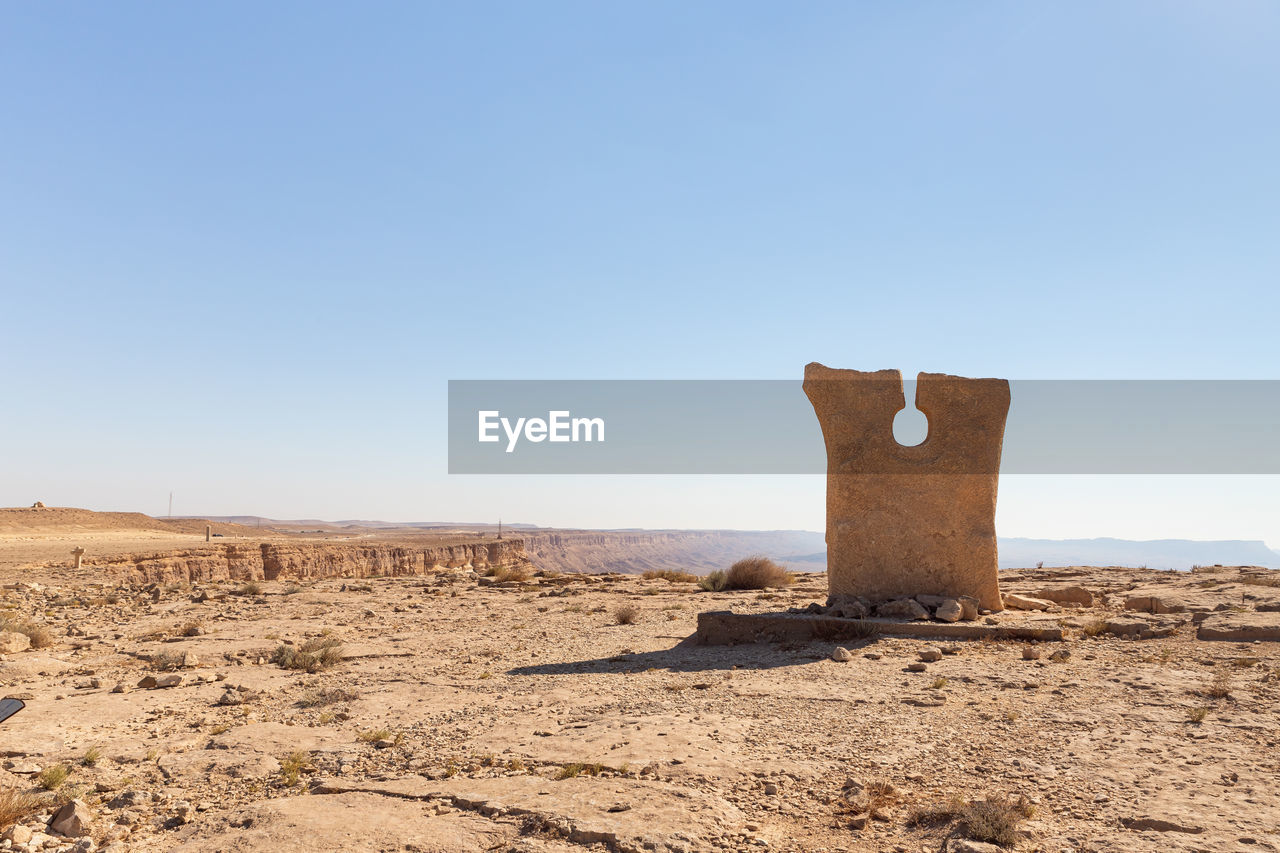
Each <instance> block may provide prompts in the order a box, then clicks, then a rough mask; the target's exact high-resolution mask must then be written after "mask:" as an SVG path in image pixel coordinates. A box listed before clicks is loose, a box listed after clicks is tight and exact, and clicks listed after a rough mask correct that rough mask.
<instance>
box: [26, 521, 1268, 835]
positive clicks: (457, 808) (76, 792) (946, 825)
mask: <svg viewBox="0 0 1280 853" xmlns="http://www.w3.org/2000/svg"><path fill="white" fill-rule="evenodd" d="M44 512H45V514H44V515H39V514H37V511H35V510H0V585H2V589H0V608H3V620H4V623H5V624H4V629H5V630H4V632H3V633H0V641H2V642H3V644H4V646H3V647H4V648H5V653H4V654H3V655H2V656H0V692H2V694H3V695H4V696H6V697H11V698H16V699H20V700H22V701H23V702H25V706H26V707H25V708H24V709H23V710H21V711H19V712H18V713H16V714H15V715H14V716H12V717H10V718H9V719H7V720H6V721H4V722H3V723H0V754H2V755H0V767H2V768H3V769H0V788H2V789H3V790H4V791H5V792H6V793H5V795H4V798H3V804H4V805H6V806H13V809H12V810H11V813H10V815H9V820H10V822H9V823H6V824H5V826H3V827H0V831H2V832H4V836H3V838H4V840H3V841H0V847H3V848H4V849H12V850H22V851H33V850H56V851H70V850H75V851H80V852H81V853H83V851H89V850H110V851H125V850H129V851H161V850H164V851H170V850H172V851H185V853H213V851H258V850H275V851H302V850H307V851H313V850H361V851H396V850H411V851H432V853H446V851H447V853H454V851H458V853H461V851H528V853H534V851H539V852H541V851H548V853H549V852H550V851H558V852H560V851H605V850H608V851H617V852H618V853H633V852H634V853H641V852H642V851H643V852H644V853H647V851H660V852H663V853H674V852H675V851H713V850H716V851H719V850H728V851H737V850H775V851H806V853H808V852H809V851H895V853H902V851H908V852H909V853H917V851H939V850H949V851H953V853H958V851H994V850H999V849H1013V850H1019V851H1046V853H1058V851H1098V852H1099V853H1101V851H1114V852H1115V853H1122V851H1143V850H1162V851H1264V850H1272V851H1278V850H1280V714H1278V713H1277V698H1278V697H1280V643H1277V642H1276V641H1275V640H1276V638H1277V637H1280V572H1269V571H1267V570H1264V569H1255V568H1249V567H1230V566H1225V567H1223V566H1209V567H1203V568H1202V569H1199V570H1197V571H1194V572H1162V571H1148V570H1145V569H1135V568H1115V567H1111V568H1090V567H1075V568H1069V569H1023V570H1013V571H1004V572H1002V573H1001V585H1002V590H1003V592H1005V593H1006V594H1009V593H1013V594H1019V595H1023V596H1028V597H1033V598H1039V599H1049V600H1052V601H1053V602H1054V603H1053V604H1052V605H1050V606H1049V608H1048V609H1047V610H1037V611H1023V610H1006V611H1003V612H1000V613H997V614H993V615H990V616H987V617H985V618H984V619H982V620H979V621H980V622H981V624H984V625H985V624H991V625H995V626H1000V625H1027V624H1031V625H1039V626H1052V627H1058V628H1061V629H1063V632H1064V635H1065V638H1064V640H1062V641H1061V642H1054V641H1046V642H1039V643H1034V644H1028V643H1025V642H1020V641H1012V640H1005V639H1000V638H999V637H996V636H991V637H986V638H983V639H971V640H951V639H947V638H945V637H933V638H920V639H915V638H911V637H908V636H896V635H894V636H890V635H884V634H879V633H875V632H869V633H868V634H867V636H865V637H863V638H862V639H860V640H856V641H840V642H832V641H823V640H820V639H814V640H812V641H789V642H757V643H741V644H737V645H701V644H699V643H698V642H697V638H696V628H697V617H698V614H699V612H702V611H714V610H733V611H735V612H739V613H763V612H769V611H783V610H787V609H789V608H797V609H803V608H806V607H808V606H809V605H811V604H814V603H817V604H819V605H821V604H823V603H824V602H825V599H826V578H825V576H824V575H823V574H820V573H800V574H798V575H797V579H796V581H795V582H794V583H792V584H791V585H789V586H785V587H782V588H778V589H767V590H744V591H736V592H703V591H701V590H700V589H699V588H698V586H697V584H695V583H690V582H683V581H678V580H677V581H670V580H666V579H663V578H659V577H654V578H650V579H646V578H644V577H642V576H639V575H625V574H617V573H603V574H588V573H580V572H556V571H554V570H553V569H548V568H546V566H545V565H544V566H543V567H541V568H539V567H538V566H535V565H531V564H529V563H528V561H527V560H524V559H523V558H522V556H521V552H520V547H519V545H518V542H519V533H515V534H511V535H510V536H509V537H508V538H506V539H503V540H497V539H495V538H494V537H493V536H492V535H491V534H487V533H486V534H484V535H470V536H468V535H465V534H462V533H445V532H421V531H419V532H413V531H404V530H396V529H387V530H365V531H359V532H353V531H329V532H324V533H311V534H306V533H299V532H297V531H292V532H290V531H269V530H255V529H252V528H250V527H246V526H240V525H233V524H215V525H214V527H213V531H214V532H215V533H218V534H220V535H219V536H217V537H214V538H212V540H211V541H210V542H206V541H205V535H204V522H203V521H200V522H195V521H192V522H181V521H163V520H160V519H150V518H148V517H147V516H141V515H133V514H97V513H88V512H86V511H83V510H58V509H49V510H46V511H44ZM74 547H83V548H84V549H85V555H84V565H83V566H82V567H81V568H80V569H78V570H76V569H72V568H69V565H70V560H71V557H70V551H71V549H72V548H74ZM1085 602H1087V603H1085ZM837 646H840V647H842V648H845V649H847V650H848V652H849V653H850V654H849V655H844V654H842V653H836V647H837ZM833 653H836V657H840V658H847V659H845V660H840V661H837V660H835V659H833ZM909 668H910V669H911V670H916V671H909ZM984 807H985V808H986V809H987V811H988V812H992V813H993V815H992V816H991V821H993V822H996V823H998V822H1000V821H1004V822H1005V823H1006V824H1007V826H1004V825H1002V826H998V827H996V829H998V830H1004V831H1005V834H1004V835H1003V836H1002V837H1001V838H1000V839H999V841H1000V843H1001V844H1002V845H1004V846H1002V847H997V846H987V845H989V844H990V842H989V841H983V840H980V839H979V838H978V836H982V835H983V832H984V830H983V827H982V826H976V825H975V824H979V823H982V821H981V819H980V818H981V816H982V814H985V813H987V812H984V811H983V808H984ZM986 831H988V832H989V831H990V828H989V827H988V829H987V830H986Z"/></svg>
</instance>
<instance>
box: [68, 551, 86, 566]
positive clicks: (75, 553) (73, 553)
mask: <svg viewBox="0 0 1280 853" xmlns="http://www.w3.org/2000/svg"><path fill="white" fill-rule="evenodd" d="M71 556H72V557H74V558H75V563H74V564H73V565H72V566H71V568H73V569H78V568H80V565H81V563H82V561H83V560H84V549H83V548H81V547H80V546H79V545H77V546H76V547H74V548H72V549H71Z"/></svg>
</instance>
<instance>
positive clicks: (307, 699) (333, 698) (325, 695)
mask: <svg viewBox="0 0 1280 853" xmlns="http://www.w3.org/2000/svg"><path fill="white" fill-rule="evenodd" d="M359 698H360V694H359V693H357V692H355V691H354V690H348V689H346V688H345V687H324V686H322V685H319V684H317V685H315V686H314V687H310V688H308V689H307V691H306V692H305V693H303V694H302V696H301V697H300V698H299V699H298V707H299V708H320V707H323V706H325V705H337V704H338V703H339V702H354V701H356V700H357V699H359Z"/></svg>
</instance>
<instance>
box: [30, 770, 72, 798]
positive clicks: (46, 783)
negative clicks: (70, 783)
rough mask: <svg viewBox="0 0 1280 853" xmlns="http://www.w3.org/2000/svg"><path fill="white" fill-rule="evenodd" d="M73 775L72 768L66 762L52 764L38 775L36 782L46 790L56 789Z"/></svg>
mask: <svg viewBox="0 0 1280 853" xmlns="http://www.w3.org/2000/svg"><path fill="white" fill-rule="evenodd" d="M70 775H71V768H70V767H68V766H67V765H65V764H51V765H49V766H48V767H46V768H44V769H43V770H41V771H40V772H39V774H37V775H36V784H37V785H39V786H40V787H41V788H44V789H45V790H46V791H56V790H58V789H59V788H61V787H62V783H63V782H65V781H67V777H68V776H70Z"/></svg>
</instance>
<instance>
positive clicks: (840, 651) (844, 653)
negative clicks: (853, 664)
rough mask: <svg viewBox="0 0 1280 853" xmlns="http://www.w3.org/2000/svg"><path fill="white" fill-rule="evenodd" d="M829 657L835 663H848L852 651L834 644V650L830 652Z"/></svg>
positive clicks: (851, 656) (851, 658)
mask: <svg viewBox="0 0 1280 853" xmlns="http://www.w3.org/2000/svg"><path fill="white" fill-rule="evenodd" d="M831 659H832V660H833V661H836V662H837V663H848V662H849V661H851V660H853V653H852V652H850V651H849V650H848V649H846V648H845V647H844V646H836V647H835V650H834V651H832V652H831Z"/></svg>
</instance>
